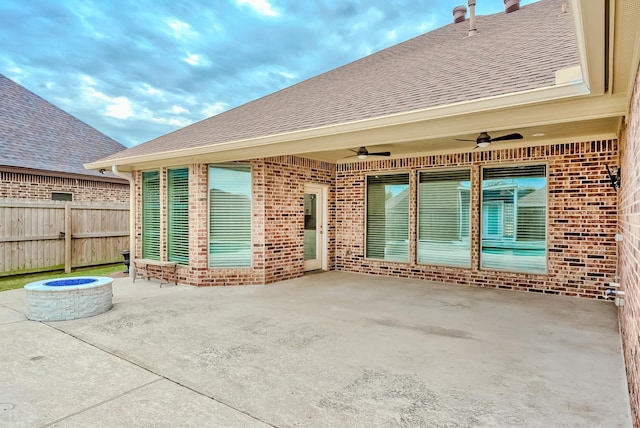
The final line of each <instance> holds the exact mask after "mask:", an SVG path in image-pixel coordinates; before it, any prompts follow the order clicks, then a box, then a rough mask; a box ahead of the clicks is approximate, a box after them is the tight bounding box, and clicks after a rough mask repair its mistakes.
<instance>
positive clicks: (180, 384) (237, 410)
mask: <svg viewBox="0 0 640 428" xmlns="http://www.w3.org/2000/svg"><path fill="white" fill-rule="evenodd" d="M39 322H41V323H42V324H43V325H46V326H47V327H50V328H52V329H54V330H56V331H59V332H60V333H62V334H65V335H67V336H69V337H72V338H74V339H76V340H78V341H80V342H82V343H84V344H86V345H88V346H91V347H92V348H95V349H97V350H99V351H101V352H104V353H106V354H109V355H112V356H113V357H115V358H117V359H119V360H122V361H126V362H127V363H129V364H132V365H134V366H136V367H139V368H141V369H142V370H145V371H147V372H149V373H151V374H153V375H155V376H158V379H155V380H152V381H151V382H148V383H146V384H144V385H140V386H137V387H135V388H132V389H130V390H129V391H126V392H124V393H122V394H119V395H118V396H115V397H112V398H110V399H107V400H104V401H102V402H101V403H97V404H94V405H92V406H89V407H87V408H85V409H83V410H79V411H78V412H76V413H74V414H71V415H67V416H65V417H64V418H62V419H59V420H56V421H53V422H50V423H48V424H46V425H43V428H44V427H47V426H51V425H53V424H56V423H58V422H60V421H62V420H65V419H67V418H69V417H71V416H74V415H78V414H80V413H83V412H85V411H87V410H90V409H92V408H94V407H96V406H99V405H101V404H104V403H108V402H110V401H112V400H115V399H117V398H120V397H122V396H125V395H127V394H130V393H132V392H134V391H137V390H139V389H141V388H144V387H146V386H148V385H151V384H153V383H156V382H158V381H161V380H166V381H168V382H171V383H173V384H175V385H178V386H180V387H182V388H185V389H188V390H189V391H192V392H195V393H196V394H198V395H201V396H203V397H206V398H208V399H210V400H213V401H215V402H216V403H219V404H221V405H223V406H225V407H228V408H229V409H231V410H234V411H236V412H238V413H242V414H243V415H246V416H248V417H250V418H251V419H254V420H256V421H258V422H260V423H262V424H265V425H266V426H270V427H273V428H277V426H276V425H273V424H271V423H269V422H267V421H264V420H262V419H260V418H258V417H256V416H254V415H252V414H251V413H248V412H246V411H244V410H242V409H239V408H237V407H234V406H232V405H230V404H228V403H225V402H224V401H222V400H220V399H219V398H216V397H214V396H211V395H208V394H206V393H204V392H202V391H199V390H197V389H195V388H193V387H191V386H189V385H186V384H184V383H182V382H179V381H177V380H174V379H171V378H169V377H167V376H165V375H163V374H162V373H158V372H156V371H155V370H153V369H151V368H150V367H147V366H144V365H142V364H140V363H137V362H135V361H132V360H130V359H128V358H125V357H124V356H122V355H120V354H117V353H115V352H112V351H109V350H108V349H105V348H102V347H100V346H97V345H95V344H93V343H91V342H87V341H86V340H84V339H83V338H81V337H78V336H76V335H74V334H71V333H69V332H67V331H65V330H62V329H60V328H58V327H56V326H54V325H52V324H50V323H48V322H43V321H39Z"/></svg>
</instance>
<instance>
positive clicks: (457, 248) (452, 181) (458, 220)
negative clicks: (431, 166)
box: [418, 169, 471, 267]
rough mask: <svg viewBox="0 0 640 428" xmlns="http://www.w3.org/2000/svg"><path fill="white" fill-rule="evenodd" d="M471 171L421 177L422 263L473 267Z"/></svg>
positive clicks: (420, 239) (420, 241) (419, 210)
mask: <svg viewBox="0 0 640 428" xmlns="http://www.w3.org/2000/svg"><path fill="white" fill-rule="evenodd" d="M470 200H471V182H470V170H468V169H465V170H446V171H445V170H440V171H421V172H420V173H419V175H418V263H426V264H433V265H446V266H459V267H470V266H471V247H470V245H471V231H470V225H471V216H470Z"/></svg>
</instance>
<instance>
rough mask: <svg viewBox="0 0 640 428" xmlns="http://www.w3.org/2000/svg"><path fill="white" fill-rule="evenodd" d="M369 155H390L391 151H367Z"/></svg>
mask: <svg viewBox="0 0 640 428" xmlns="http://www.w3.org/2000/svg"><path fill="white" fill-rule="evenodd" d="M369 156H391V152H375V153H371V152H370V153H369Z"/></svg>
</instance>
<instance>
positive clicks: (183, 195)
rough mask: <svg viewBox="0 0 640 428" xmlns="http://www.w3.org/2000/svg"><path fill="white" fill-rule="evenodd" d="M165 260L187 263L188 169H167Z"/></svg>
mask: <svg viewBox="0 0 640 428" xmlns="http://www.w3.org/2000/svg"><path fill="white" fill-rule="evenodd" d="M167 260H169V261H171V262H176V263H180V264H185V265H188V264H189V169H188V168H179V169H169V170H168V171H167Z"/></svg>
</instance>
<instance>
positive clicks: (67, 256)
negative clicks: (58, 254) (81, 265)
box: [64, 202, 71, 273]
mask: <svg viewBox="0 0 640 428" xmlns="http://www.w3.org/2000/svg"><path fill="white" fill-rule="evenodd" d="M64 272H65V273H69V272H71V204H70V203H69V202H67V203H65V204H64Z"/></svg>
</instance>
